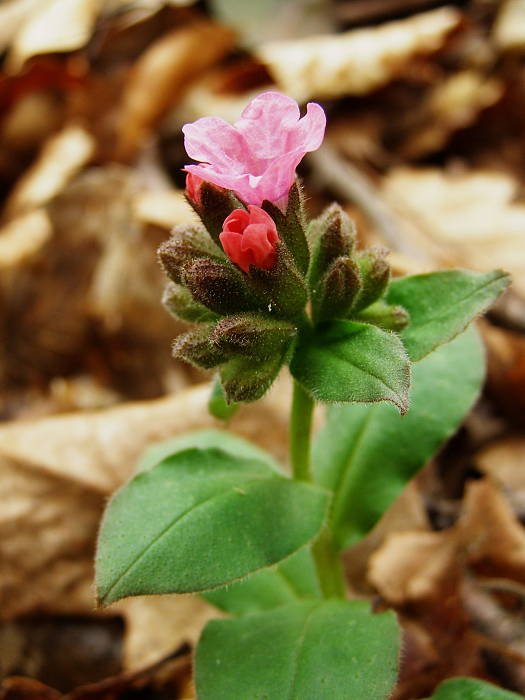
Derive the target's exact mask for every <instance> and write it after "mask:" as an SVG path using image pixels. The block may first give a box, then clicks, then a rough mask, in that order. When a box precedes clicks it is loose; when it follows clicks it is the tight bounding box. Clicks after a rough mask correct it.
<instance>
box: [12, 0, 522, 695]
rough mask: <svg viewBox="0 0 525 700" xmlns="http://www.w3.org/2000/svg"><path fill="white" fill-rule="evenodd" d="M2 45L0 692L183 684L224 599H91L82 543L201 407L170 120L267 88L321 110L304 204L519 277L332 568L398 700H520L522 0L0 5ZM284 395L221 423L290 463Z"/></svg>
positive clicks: (179, 155) (90, 546) (220, 107)
mask: <svg viewBox="0 0 525 700" xmlns="http://www.w3.org/2000/svg"><path fill="white" fill-rule="evenodd" d="M0 51H1V53H2V63H1V67H0V197H1V211H0V328H1V338H2V342H1V346H0V389H1V390H0V416H1V420H2V422H1V423H0V504H1V506H0V698H2V699H13V698H17V699H21V700H24V699H26V698H44V700H46V699H48V700H55V698H59V697H62V693H66V692H67V693H70V694H69V695H68V697H69V698H75V699H77V700H81V699H82V700H87V699H88V698H89V699H93V700H101V699H106V698H107V699H108V700H109V698H112V699H114V698H128V697H144V698H159V699H160V698H191V697H193V696H194V690H193V687H192V683H191V670H190V667H191V661H190V659H191V649H192V645H193V644H194V643H195V640H196V639H197V638H198V635H199V633H200V630H201V628H202V625H203V624H204V623H205V621H206V620H207V619H209V618H210V617H212V616H214V615H217V614H218V613H217V611H215V610H214V609H213V608H212V607H211V606H209V605H208V604H206V603H204V601H202V600H201V599H199V598H198V597H190V596H181V597H177V598H174V597H170V596H160V597H153V598H137V599H132V600H127V601H123V602H121V603H119V604H117V605H115V606H112V607H111V608H109V609H107V610H103V611H100V610H95V608H94V595H93V588H92V579H93V567H92V559H93V553H94V542H95V538H96V532H97V528H98V523H99V520H100V516H101V513H102V511H103V508H104V504H105V502H106V500H107V497H108V496H109V495H110V494H111V493H112V492H113V491H114V489H115V488H116V487H118V486H119V485H120V484H122V482H123V481H124V480H125V479H127V478H128V477H129V476H130V475H131V474H132V473H133V469H134V464H135V462H136V459H137V457H138V456H139V455H140V453H141V452H142V450H143V449H144V448H145V447H146V446H147V445H149V444H150V443H151V442H153V441H155V440H159V439H163V438H167V437H170V436H172V435H174V434H176V433H178V432H182V431H185V430H189V429H193V428H196V427H202V426H206V425H213V424H214V422H213V420H212V419H211V417H210V416H209V415H208V413H207V410H206V405H207V399H208V393H209V386H208V384H206V383H205V382H207V377H206V376H205V375H204V374H202V373H199V372H198V371H197V370H195V369H192V368H190V367H188V366H185V365H182V364H179V363H177V362H175V361H174V360H173V359H172V358H171V356H170V344H171V341H172V339H173V338H174V336H175V335H176V334H177V333H178V332H180V330H181V329H182V324H179V325H178V326H177V324H176V323H175V321H173V319H171V318H170V317H169V316H168V314H167V313H166V311H165V310H164V309H163V307H162V306H161V304H160V298H161V295H162V290H163V286H164V282H165V280H164V278H163V274H162V272H161V270H160V268H159V266H158V264H157V260H156V249H157V247H158V245H159V244H160V243H161V242H162V241H163V240H164V239H166V238H167V236H168V235H169V231H170V229H171V228H172V227H173V226H174V225H177V224H184V223H190V222H191V221H192V220H193V216H194V215H193V213H192V210H191V208H190V207H189V206H188V205H187V204H186V202H185V199H184V195H183V191H182V188H183V186H184V177H183V173H182V172H181V168H182V167H183V166H184V165H185V164H186V163H187V160H188V159H187V156H186V155H185V152H184V148H183V142H182V138H181V136H182V135H181V126H182V125H183V124H184V123H185V122H188V121H193V120H195V119H197V118H199V117H202V116H207V115H215V116H221V117H223V118H225V119H227V120H229V121H234V120H235V119H236V118H237V117H238V116H239V114H240V112H241V110H242V108H243V107H244V106H245V105H246V104H247V102H248V101H249V100H250V99H251V98H252V97H254V96H255V95H256V94H258V93H259V92H262V91H264V90H267V89H277V90H280V91H282V92H284V93H286V94H288V95H290V96H292V97H294V98H295V99H296V100H297V101H298V102H300V103H301V104H303V105H304V104H305V103H306V102H308V101H317V102H319V103H321V104H322V105H323V107H324V108H325V110H326V112H327V116H328V129H327V135H326V139H325V142H324V145H323V147H322V148H321V149H320V150H319V151H318V152H316V153H314V154H310V155H309V156H308V157H307V158H306V159H305V161H304V162H303V164H302V165H301V169H300V174H301V176H302V178H303V181H304V184H305V189H306V194H307V197H308V208H309V211H310V213H311V214H312V215H315V214H317V213H319V211H320V210H321V209H322V207H323V206H325V205H326V204H328V203H330V202H331V201H333V200H334V199H338V200H339V201H340V202H341V203H342V204H343V205H344V206H345V207H346V208H347V210H348V211H349V213H350V214H351V215H352V216H353V217H354V219H355V220H356V223H357V226H358V231H359V236H360V241H361V243H362V245H365V244H366V245H369V244H370V243H377V242H380V243H381V244H383V245H386V246H387V247H389V248H390V249H391V250H392V255H391V262H392V265H393V268H394V270H395V271H396V272H397V273H399V274H406V273H410V274H412V273H415V272H421V271H428V270H432V269H436V268H442V267H468V268H473V269H477V270H489V269H492V268H495V267H503V268H505V269H506V270H508V271H509V272H511V273H512V274H513V279H514V284H513V287H512V289H511V290H510V291H509V292H508V293H507V294H506V295H505V297H504V298H503V299H502V300H501V301H500V302H499V303H498V304H497V306H496V307H495V308H494V309H493V311H491V313H490V315H489V317H488V318H487V319H485V320H483V321H482V322H481V323H480V330H481V332H482V334H483V338H484V340H485V344H486V347H487V358H488V377H487V383H486V387H485V391H484V394H483V396H482V397H481V399H480V401H479V402H478V404H477V406H476V408H475V410H474V411H473V412H472V414H471V415H470V416H469V418H468V419H467V421H466V422H465V425H464V426H463V427H462V429H461V430H460V432H459V433H458V434H457V435H456V436H455V437H454V438H453V440H452V441H451V442H450V443H449V444H448V445H447V446H446V448H445V449H444V450H442V452H441V453H440V454H439V455H438V457H437V458H436V459H435V460H434V461H433V462H432V463H431V464H429V465H427V467H426V468H425V469H424V471H423V473H422V474H421V475H420V476H419V477H418V478H417V479H416V480H415V481H414V482H412V483H411V484H410V485H409V487H408V488H407V489H406V490H405V492H404V493H403V495H402V496H401V498H400V499H399V501H398V502H397V503H396V504H395V505H394V506H393V508H392V509H391V510H390V511H389V513H388V514H387V515H386V517H385V518H384V519H383V521H382V522H381V523H380V524H379V526H378V527H377V528H376V529H375V530H374V531H373V532H372V533H371V535H370V536H369V537H367V538H366V540H365V541H364V542H362V543H361V544H359V545H358V546H356V547H355V548H354V549H353V550H351V551H350V552H349V553H348V555H347V565H348V572H349V584H350V586H351V588H352V590H353V592H354V593H355V594H357V595H360V596H367V597H369V598H371V599H373V600H376V601H377V600H380V601H382V602H383V604H386V605H390V606H392V607H393V608H395V609H396V610H397V611H398V613H399V614H400V619H401V621H402V623H403V628H404V633H405V645H404V653H403V658H402V671H401V676H400V681H399V684H398V688H397V690H396V694H395V696H394V697H395V700H410V699H411V698H421V697H427V696H428V695H430V694H431V692H432V690H433V688H434V686H435V685H436V684H437V683H438V682H439V681H440V680H442V679H444V678H446V677H449V676H452V675H458V674H461V675H473V676H477V677H480V678H485V679H488V680H491V681H492V682H495V683H497V684H499V685H502V686H503V687H506V688H509V689H512V690H515V691H517V692H520V693H523V694H525V530H524V528H523V522H525V476H524V473H525V472H524V468H525V464H524V461H525V434H524V422H525V335H524V333H525V200H524V199H523V194H524V189H523V186H524V182H525V119H524V113H525V2H524V0H464V1H462V2H459V1H458V2H449V3H444V2H440V1H439V0H250V1H249V2H248V1H247V0H208V1H207V2H202V1H201V2H195V3H192V2H191V0H190V1H182V0H179V1H177V0H175V1H171V2H169V1H168V0H165V1H164V2H163V1H161V0H143V1H142V2H141V1H139V0H136V1H135V2H133V1H130V0H127V1H126V0H4V1H3V2H1V3H0ZM287 410H288V386H287V382H286V380H285V379H284V380H283V381H281V382H279V383H278V385H277V386H276V387H275V388H274V389H272V391H271V392H270V393H269V395H268V396H267V397H265V399H264V400H263V401H261V402H260V403H258V404H256V405H255V406H249V407H245V408H243V409H242V410H241V411H240V412H239V413H238V414H237V415H236V416H235V418H234V419H233V420H232V422H231V426H230V427H231V429H233V430H235V431H236V432H238V433H239V434H242V435H245V436H247V437H249V438H251V439H254V440H256V441H257V442H259V443H260V444H262V445H263V446H264V447H266V448H267V449H269V450H271V451H272V452H274V453H275V454H276V455H277V456H279V457H280V458H281V459H283V460H285V459H286V449H287V442H286V427H287V426H286V414H287ZM261 425H263V426H264V430H261ZM22 677H23V678H22Z"/></svg>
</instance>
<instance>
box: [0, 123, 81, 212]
mask: <svg viewBox="0 0 525 700" xmlns="http://www.w3.org/2000/svg"><path fill="white" fill-rule="evenodd" d="M94 151H95V142H94V139H93V137H92V136H91V135H90V134H89V133H88V132H87V131H85V129H83V128H81V127H79V126H74V125H70V126H67V127H66V128H64V129H63V130H62V131H61V132H59V133H58V134H56V135H55V136H53V137H52V138H51V139H49V140H48V141H47V142H46V143H45V144H44V147H43V149H42V151H41V153H40V155H39V157H38V159H37V161H36V162H35V163H34V164H33V165H32V166H31V167H30V168H29V170H27V171H26V173H25V174H24V175H23V177H22V178H21V179H20V180H19V181H18V182H17V184H16V185H15V187H14V190H13V192H12V193H11V195H10V197H9V199H8V201H7V204H6V208H5V213H6V215H7V216H9V217H12V216H15V215H17V214H21V213H23V212H26V211H29V210H31V209H35V208H36V207H40V206H42V205H43V204H46V203H47V202H49V200H50V199H52V197H54V196H55V195H56V194H58V193H59V192H60V191H61V190H62V189H63V188H64V186H65V185H66V183H67V182H68V181H69V180H71V178H72V177H73V176H74V175H75V174H76V173H77V172H78V171H79V170H80V169H81V168H83V167H84V165H86V164H87V163H88V162H89V160H90V159H91V158H92V156H93V153H94Z"/></svg>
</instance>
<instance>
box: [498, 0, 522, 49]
mask: <svg viewBox="0 0 525 700" xmlns="http://www.w3.org/2000/svg"><path fill="white" fill-rule="evenodd" d="M493 37H494V41H495V42H496V44H497V45H498V46H499V47H500V48H502V49H523V48H524V47H525V0H506V2H504V3H502V5H501V7H500V9H499V12H498V17H497V20H496V23H495V25H494V30H493Z"/></svg>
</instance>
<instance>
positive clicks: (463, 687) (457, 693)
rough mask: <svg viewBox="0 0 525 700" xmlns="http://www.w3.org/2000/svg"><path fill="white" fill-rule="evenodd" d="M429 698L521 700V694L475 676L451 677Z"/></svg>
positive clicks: (433, 699) (437, 699)
mask: <svg viewBox="0 0 525 700" xmlns="http://www.w3.org/2000/svg"><path fill="white" fill-rule="evenodd" d="M429 700H523V695H518V694H517V693H511V692H510V691H509V690H503V689H502V688H498V687H497V686H495V685H492V683H485V681H479V680H478V679H477V678H451V679H450V680H448V681H445V682H444V683H442V684H441V685H440V686H439V688H438V689H437V690H436V692H435V693H434V695H433V696H432V698H430V699H429Z"/></svg>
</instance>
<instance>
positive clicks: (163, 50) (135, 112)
mask: <svg viewBox="0 0 525 700" xmlns="http://www.w3.org/2000/svg"><path fill="white" fill-rule="evenodd" d="M233 39H234V36H233V32H232V31H231V30H229V29H226V28H225V27H221V26H220V25H218V24H213V23H211V22H197V23H194V24H190V25H188V26H186V27H182V28H181V29H176V30H175V31H172V32H169V33H168V34H166V35H164V36H162V37H161V38H160V39H157V41H155V42H154V43H153V44H152V45H151V46H150V47H149V48H148V49H147V50H146V51H145V52H144V53H143V54H142V56H141V57H140V58H139V60H138V61H137V62H136V64H135V66H134V68H133V71H132V73H131V76H130V78H129V82H128V84H127V86H126V88H125V91H124V96H123V105H122V113H121V118H120V123H121V126H120V129H119V132H118V138H119V141H118V144H117V152H118V154H119V156H120V157H122V158H129V157H131V156H132V155H133V153H134V152H135V151H136V149H137V148H139V147H140V145H141V144H143V143H144V141H145V139H147V137H148V136H149V135H150V133H151V131H152V129H153V127H154V126H155V125H156V124H157V123H158V122H159V120H160V119H161V118H162V116H164V114H165V113H166V111H167V110H168V109H169V107H170V106H171V105H172V104H173V103H174V102H175V101H176V100H177V99H178V98H179V97H180V96H181V94H182V93H183V91H184V90H185V89H186V88H187V87H188V85H189V84H190V83H191V82H192V81H193V80H194V79H195V78H196V77H197V76H198V75H199V74H200V73H202V72H203V71H204V70H206V69H207V68H209V67H210V66H212V65H213V64H214V63H216V62H217V61H218V60H219V59H220V58H221V57H222V56H223V55H224V54H225V53H226V52H227V51H228V50H229V49H231V48H232V46H233Z"/></svg>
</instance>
